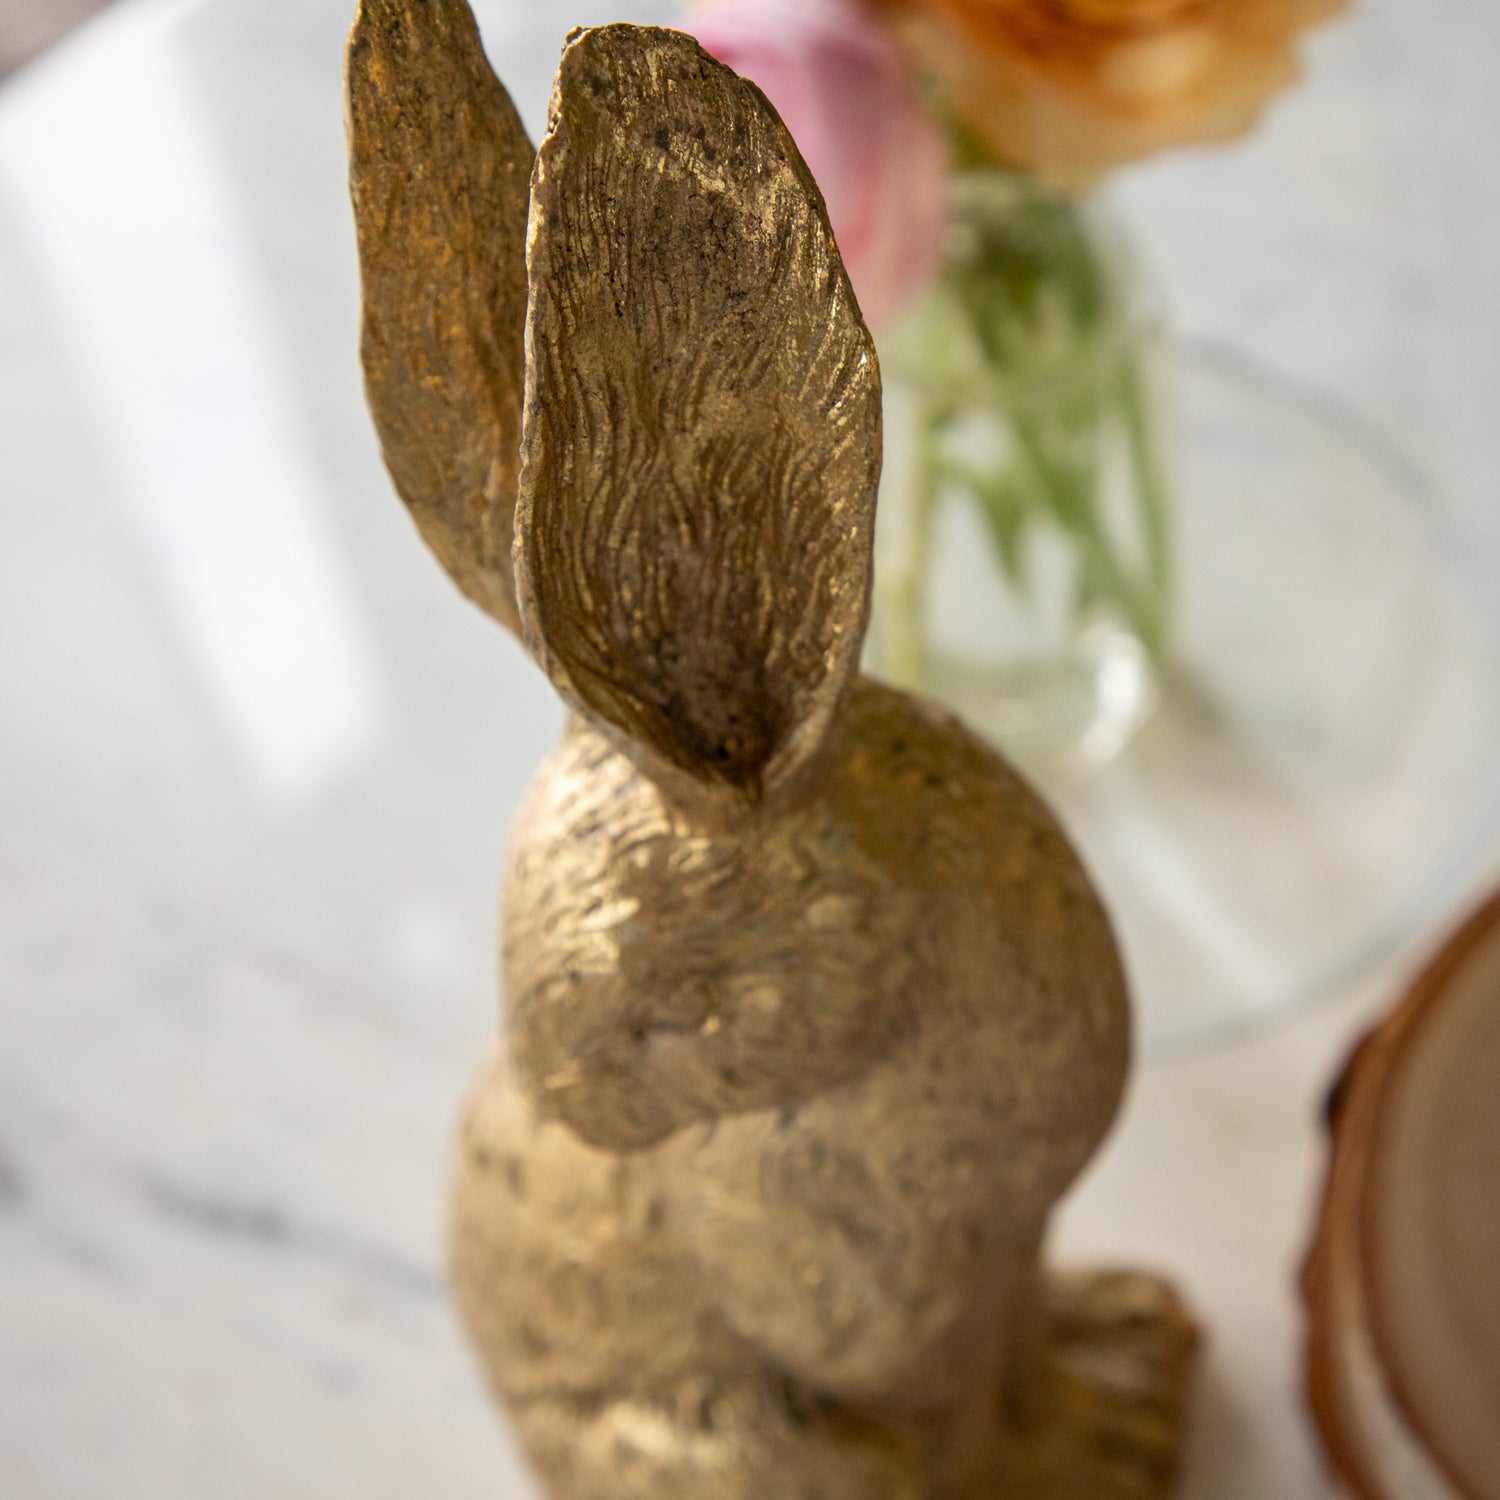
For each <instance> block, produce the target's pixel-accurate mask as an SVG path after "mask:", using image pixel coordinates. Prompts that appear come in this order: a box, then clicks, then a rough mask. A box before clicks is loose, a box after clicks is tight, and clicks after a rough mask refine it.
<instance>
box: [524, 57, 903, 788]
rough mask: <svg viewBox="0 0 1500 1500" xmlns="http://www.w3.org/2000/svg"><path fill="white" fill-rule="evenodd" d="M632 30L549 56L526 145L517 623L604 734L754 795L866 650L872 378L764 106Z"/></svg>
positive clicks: (793, 167) (733, 82)
mask: <svg viewBox="0 0 1500 1500" xmlns="http://www.w3.org/2000/svg"><path fill="white" fill-rule="evenodd" d="M640 35H641V33H639V32H636V31H634V30H633V29H632V28H626V27H604V28H601V29H600V30H598V31H595V32H591V33H588V34H586V35H584V36H582V37H580V38H579V39H578V40H577V41H576V42H575V43H574V44H573V45H572V46H570V47H569V48H568V50H567V52H566V53H565V54H564V56H563V60H562V67H561V69H560V71H559V73H558V79H557V87H556V90H555V92H554V94H553V101H552V110H551V118H550V121H549V129H548V134H547V139H546V141H545V142H544V143H543V145H542V149H541V153H540V155H539V157H538V160H537V167H536V180H535V184H534V187H533V193H532V218H531V225H532V229H531V242H530V269H531V307H530V313H529V321H528V325H527V343H528V347H529V348H530V349H531V351H532V363H531V366H530V368H529V371H528V381H527V392H526V454H527V458H526V468H525V471H524V473H523V475H522V482H521V498H520V506H519V511H518V515H517V528H518V535H519V545H518V548H517V558H518V562H519V565H520V579H519V583H520V587H521V591H522V597H521V605H522V612H523V615H524V617H525V620H526V627H527V633H528V640H530V641H532V642H533V643H534V644H535V645H536V646H537V647H538V649H539V654H540V655H541V657H542V660H543V663H544V664H545V666H546V667H547V670H548V672H549V673H550V674H551V676H552V678H553V681H554V682H555V683H556V685H557V687H558V689H559V690H560V691H561V692H562V694H563V696H564V697H565V698H567V699H568V700H569V701H570V702H572V703H573V704H574V705H575V706H576V707H578V708H580V709H584V710H587V711H591V712H592V713H593V714H594V715H595V716H596V717H597V718H599V719H601V720H603V721H604V722H605V723H606V724H607V725H608V726H610V727H611V728H612V729H615V730H618V731H619V732H620V733H619V735H618V736H617V740H618V742H619V743H621V744H622V745H624V746H625V747H626V748H628V749H632V750H634V749H636V748H640V749H643V750H644V751H646V752H647V753H648V754H649V755H651V756H652V757H653V758H659V759H660V760H662V761H665V762H666V763H667V764H668V765H670V766H672V767H674V768H678V769H682V770H686V771H687V772H688V773H689V775H690V777H691V778H692V780H693V781H694V782H698V783H707V784H708V785H710V786H714V787H718V786H722V787H723V788H725V789H726V790H730V791H733V792H737V793H739V794H740V795H741V796H742V797H744V798H748V799H750V800H755V799H756V798H758V797H759V796H760V794H761V792H762V789H764V790H766V791H768V792H770V791H774V790H775V789H777V788H778V787H779V786H780V785H781V783H783V782H784V781H786V780H788V779H789V778H791V777H792V776H793V775H794V773H795V772H796V771H797V769H798V768H799V767H800V766H801V765H802V764H803V763H804V762H805V761H806V759H807V758H808V756H809V755H810V753H811V752H812V750H813V749H815V748H816V745H817V743H818V741H819V740H820V739H821V738H822V735H823V733H824V731H825V729H826V728H827V725H828V721H829V718H830V715H831V714H832V712H833V711H834V709H835V708H836V706H837V704H838V700H839V698H840V696H841V695H842V693H843V691H844V689H845V688H846V687H847V685H848V683H849V681H850V679H851V677H852V676H853V674H854V672H855V670H856V668H857V666H858V662H859V650H860V643H861V640H862V638H863V635H864V628H865V618H866V611H867V601H868V597H869V573H870V567H871V546H872V535H871V533H872V526H873V521H874V513H873V509H872V506H871V503H870V501H871V496H872V495H873V493H874V487H875V482H876V479H877V476H878V474H879V469H880V382H879V377H878V375H877V373H876V365H875V351H874V347H873V345H872V344H871V342H870V337H869V334H868V333H867V332H866V331H865V328H864V324H863V323H862V322H861V321H860V317H859V313H858V311H857V309H856V308H855V306H854V298H853V294H852V293H851V291H850V290H849V282H848V279H847V277H846V276H845V275H844V269H843V264H842V262H841V261H840V260H839V257H838V252H837V250H836V249H835V248H834V243H833V235H832V233H831V232H830V231H829V228H828V220H827V216H826V214H825V213H824V210H823V201H822V198H821V197H820V196H819V194H818V190H817V188H816V187H815V186H814V185H813V181H812V178H811V177H810V176H809V174H808V171H807V168H806V167H805V166H804V165H803V164H802V159H801V157H800V156H799V155H798V154H797V150H796V147H795V146H794V145H793V144H792V140H791V137H790V136H789V135H788V134H787V132H786V129H785V127H784V126H783V125H782V123H781V121H780V120H779V119H778V118H777V116H776V113H775V111H774V110H773V109H772V108H771V106H770V105H769V104H768V103H767V102H766V100H765V97H764V96H763V95H762V94H761V92H760V91H759V90H758V89H757V88H755V87H754V86H753V85H752V84H749V83H746V82H744V81H743V80H741V79H739V78H737V77H735V75H734V74H733V73H731V72H729V71H728V69H726V68H723V67H721V66H720V65H719V64H717V63H715V62H714V61H713V60H712V59H711V58H709V57H708V56H707V55H706V54H705V53H703V52H701V51H700V50H699V49H698V48H697V47H696V46H695V45H694V44H693V43H692V42H691V41H690V40H688V39H686V38H683V37H677V36H675V34H674V33H668V32H658V33H655V35H654V38H653V40H652V41H651V42H650V43H649V44H647V45H644V46H643V45H641V44H640V43H639V42H638V41H637V40H636V38H638V37H639V36H640Z"/></svg>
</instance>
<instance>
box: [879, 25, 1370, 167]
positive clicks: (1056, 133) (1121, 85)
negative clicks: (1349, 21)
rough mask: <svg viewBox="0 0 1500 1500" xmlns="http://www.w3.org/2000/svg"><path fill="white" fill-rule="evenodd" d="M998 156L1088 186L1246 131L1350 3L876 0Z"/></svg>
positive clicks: (920, 61)
mask: <svg viewBox="0 0 1500 1500" xmlns="http://www.w3.org/2000/svg"><path fill="white" fill-rule="evenodd" d="M876 3H877V4H881V5H883V6H884V7H885V8H886V9H888V10H889V11H890V12H891V13H892V15H893V18H894V19H895V20H896V21H897V22H898V24H899V27H900V29H901V32H902V34H903V35H904V36H905V37H906V38H907V40H908V42H909V43H910V45H911V47H912V50H913V52H914V54H915V57H916V60H917V62H918V64H919V65H920V66H921V67H922V68H923V69H924V70H925V71H926V72H928V73H929V74H930V75H931V76H932V77H933V78H934V79H935V80H936V81H937V82H938V83H939V84H940V85H941V86H942V89H943V92H944V94H945V96H946V98H947V100H948V103H949V105H950V107H951V108H952V109H953V112H954V113H955V115H956V116H957V117H958V119H960V120H961V121H962V122H963V124H964V125H965V127H966V128H967V129H968V130H970V131H972V132H973V134H974V135H975V136H976V137H977V139H978V140H979V141H980V142H982V143H983V144H984V145H985V146H986V147H987V148H988V149H989V150H991V151H992V152H994V153H995V155H996V156H997V157H998V158H999V159H1000V160H1001V161H1002V162H1006V163H1008V164H1010V165H1011V166H1016V167H1020V168H1022V169H1023V170H1025V171H1028V172H1031V173H1033V174H1034V175H1035V176H1037V177H1039V178H1041V179H1042V181H1044V182H1046V183H1049V184H1050V185H1051V186H1053V187H1061V188H1081V187H1087V186H1088V185H1089V184H1090V183H1092V182H1094V181H1095V180H1096V179H1097V178H1099V177H1100V176H1102V175H1103V174H1104V173H1105V172H1107V171H1109V170H1110V168H1112V167H1116V166H1119V165H1120V164H1122V163H1123V162H1128V161H1134V160H1135V159H1137V158H1138V157H1142V156H1148V155H1150V154H1151V153H1153V152H1156V151H1160V150H1162V149H1163V148H1165V147H1168V146H1176V145H1183V144H1187V143H1191V142H1195V141H1219V140H1225V139H1228V138H1230V137H1232V136H1237V135H1239V134H1241V133H1242V132H1243V131H1245V130H1248V129H1249V128H1250V126H1251V125H1252V124H1254V122H1255V120H1256V119H1257V118H1258V117H1259V115H1260V113H1261V111H1262V109H1264V107H1265V106H1266V104H1267V103H1268V101H1269V100H1270V99H1271V97H1272V96H1273V95H1274V94H1275V93H1276V92H1277V91H1278V90H1279V89H1282V88H1284V87H1285V86H1286V85H1287V84H1288V83H1290V82H1291V81H1292V79H1294V78H1295V77H1296V76H1297V51H1296V49H1297V43H1298V42H1299V40H1300V39H1301V33H1302V32H1303V30H1304V29H1306V28H1307V27H1309V26H1311V25H1313V24H1315V23H1316V22H1319V21H1323V20H1326V19H1327V18H1328V17H1330V16H1332V15H1335V14H1336V13H1337V12H1338V11H1340V10H1341V9H1343V6H1344V3H1345V0H876Z"/></svg>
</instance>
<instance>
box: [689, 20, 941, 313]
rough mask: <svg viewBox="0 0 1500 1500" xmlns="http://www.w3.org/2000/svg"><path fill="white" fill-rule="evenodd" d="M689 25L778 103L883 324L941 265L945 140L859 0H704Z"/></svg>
mask: <svg viewBox="0 0 1500 1500" xmlns="http://www.w3.org/2000/svg"><path fill="white" fill-rule="evenodd" d="M683 29H684V30H685V31H689V32H691V33H692V34H693V35H694V36H696V37H697V38H698V40H699V42H700V43H701V44H702V45H703V47H704V49H705V50H706V51H707V52H710V53H711V54H712V55H713V56H714V57H716V58H718V59H719V61H720V62H723V63H727V64H728V65H729V66H730V67H731V68H733V69H734V70H735V72H736V73H739V74H741V75H742V76H743V77H745V78H749V79H751V80H752V81H753V82H755V83H756V84H758V85H759V86H760V87H761V89H762V90H764V92H765V95H766V97H767V98H768V99H769V100H770V101H771V103H772V104H774V105H775V106H776V109H777V111H778V112H779V113H780V115H781V118H782V119H783V120H784V121H785V123H786V127H787V129H788V130H789V131H791V133H792V139H793V140H795V141H796V143H797V147H798V149H799V150H800V151H801V152H802V156H803V158H804V160H805V161H806V162H807V165H808V169H809V170H810V171H811V172H812V174H813V177H814V178H815V179H816V180H817V184H818V186H819V188H821V189H822V192H823V197H824V199H825V200H826V202H827V204H828V217H829V219H830V220H831V221H832V223H833V233H834V237H835V239H837V241H838V246H839V252H840V254H841V255H842V256H843V258H844V265H845V267H846V268H847V270H848V272H849V280H850V281H851V282H852V283H853V284H854V294H855V296H856V297H858V298H859V305H860V310H861V311H862V312H863V313H864V316H865V320H866V321H867V322H868V323H869V324H870V325H871V326H872V327H879V326H880V325H882V324H884V323H888V322H889V321H890V320H891V319H892V318H893V317H894V316H895V314H896V313H898V312H899V311H900V310H901V308H902V307H903V306H905V304H906V303H907V302H908V301H910V299H911V298H912V297H913V296H914V295H915V294H916V293H917V292H918V291H920V290H921V288H922V286H923V285H924V283H925V282H926V281H927V279H928V278H929V277H930V276H931V275H932V273H933V272H934V271H935V270H936V269H937V264H938V261H939V259H940V257H941V255H942V250H943V242H944V235H945V230H946V227H947V179H948V150H947V144H946V142H945V140H944V138H943V134H942V132H941V131H940V130H939V128H938V125H937V122H936V121H935V120H934V119H933V117H932V115H931V114H930V113H929V111H928V110H927V108H926V106H925V105H924V104H923V103H922V100H921V98H920V96H919V95H918V93H917V90H916V87H915V85H914V83H913V81H912V78H911V74H910V73H909V72H908V70H907V65H906V62H905V60H904V58H903V56H902V54H901V52H900V51H899V50H898V48H897V45H896V43H895V40H894V39H893V37H892V36H891V35H890V33H888V32H887V30H886V29H885V27H884V26H882V25H881V23H880V22H879V21H878V20H876V18H875V17H874V15H873V14H872V13H871V12H870V10H869V9H868V7H867V6H866V4H865V3H864V0H709V3H708V4H705V5H701V6H696V7H694V8H693V10H692V11H691V12H690V14H689V17H688V20H687V23H686V24H685V25H684V27H683Z"/></svg>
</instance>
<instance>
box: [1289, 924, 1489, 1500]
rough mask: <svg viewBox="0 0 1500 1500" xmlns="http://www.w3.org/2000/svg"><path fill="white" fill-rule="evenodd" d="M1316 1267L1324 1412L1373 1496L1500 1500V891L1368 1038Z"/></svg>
mask: <svg viewBox="0 0 1500 1500" xmlns="http://www.w3.org/2000/svg"><path fill="white" fill-rule="evenodd" d="M1330 1115H1331V1130H1332V1160H1331V1165H1330V1170H1329V1178H1328V1186H1327V1190H1326V1194H1325V1198H1324V1203H1323V1211H1322V1218H1321V1222H1320V1224H1319V1227H1318V1233H1317V1239H1316V1241H1315V1243H1314V1246H1313V1250H1312V1253H1311V1255H1310V1256H1309V1259H1308V1264H1307V1269H1306V1272H1305V1275H1304V1285H1305V1291H1306V1296H1307V1306H1308V1314H1309V1317H1310V1319H1311V1334H1310V1341H1309V1351H1308V1372H1309V1384H1310V1394H1311V1398H1312V1403H1313V1409H1314V1411H1315V1413H1316V1415H1317V1419H1318V1423H1319V1426H1320V1428H1321V1429H1322V1432H1323V1436H1324V1439H1325V1442H1326V1444H1327V1446H1328V1449H1329V1452H1330V1453H1331V1455H1332V1457H1333V1459H1334V1462H1335V1465H1336V1467H1337V1468H1338V1470H1339V1472H1340V1474H1341V1476H1342V1478H1343V1479H1344V1480H1345V1482H1346V1483H1347V1485H1348V1487H1349V1489H1350V1490H1351V1491H1352V1492H1353V1493H1354V1494H1355V1495H1357V1496H1359V1497H1361V1500H1500V896H1497V897H1496V898H1495V899H1494V900H1493V901H1492V902H1491V903H1490V904H1489V905H1488V906H1486V907H1485V908H1484V909H1483V910H1482V911H1481V912H1479V914H1478V915H1477V916H1475V917H1474V918H1473V919H1472V920H1471V921H1470V922H1469V924H1468V925H1467V926H1466V927H1465V928H1464V929H1463V930H1462V931H1461V932H1460V933H1459V934H1458V935H1457V936H1456V937H1455V938H1454V939H1453V940H1452V942H1451V943H1450V944H1449V945H1448V947H1447V948H1446V949H1444V951H1443V952H1442V954H1441V955H1440V956H1439V957H1438V958H1437V960H1436V961H1435V962H1434V963H1433V964H1432V966H1431V967H1430V968H1429V969H1428V970H1427V972H1426V973H1425V974H1424V975H1423V976H1422V978H1421V979H1420V980H1418V982H1417V984H1416V985H1415V987H1414V988H1413V989H1412V991H1411V993H1410V994H1409V995H1408V997H1407V998H1406V1000H1405V1001H1404V1002H1403V1003H1402V1005H1401V1006H1400V1007H1399V1008H1398V1009H1397V1010H1396V1011H1395V1013H1394V1014H1393V1015H1392V1016H1391V1017H1390V1019H1389V1020H1387V1021H1386V1022H1385V1023H1384V1025H1382V1026H1381V1027H1379V1028H1378V1029H1377V1030H1376V1031H1375V1032H1374V1033H1372V1034H1371V1036H1370V1037H1369V1038H1368V1039H1367V1040H1366V1041H1365V1042H1364V1043H1363V1044H1362V1045H1361V1046H1360V1048H1359V1050H1358V1051H1357V1052H1356V1053H1355V1055H1354V1057H1353V1059H1352V1060H1351V1061H1350V1064H1349V1067H1348V1069H1347V1070H1346V1072H1345V1074H1344V1077H1343V1078H1342V1079H1341V1081H1340V1083H1339V1085H1338V1087H1337V1089H1336V1090H1335V1094H1334V1097H1333V1100H1332V1101H1331V1104H1330Z"/></svg>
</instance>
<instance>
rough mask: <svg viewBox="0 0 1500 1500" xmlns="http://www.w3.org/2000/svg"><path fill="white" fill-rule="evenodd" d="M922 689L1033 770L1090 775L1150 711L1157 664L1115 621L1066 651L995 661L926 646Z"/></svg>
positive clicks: (1040, 773) (1035, 773)
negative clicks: (1032, 658) (1063, 652)
mask: <svg viewBox="0 0 1500 1500" xmlns="http://www.w3.org/2000/svg"><path fill="white" fill-rule="evenodd" d="M922 689H923V691H924V692H926V693H928V694H929V695H930V696H932V697H935V698H938V699H939V700H941V701H942V702H943V703H946V704H947V705H948V706H949V707H950V708H952V709H953V710H954V711H955V712H957V713H958V714H959V716H960V717H961V718H962V719H963V720H964V722H965V723H967V724H968V725H969V726H970V727H971V728H973V729H977V730H978V731H979V732H980V733H981V734H983V735H985V736H986V737H987V738H988V739H990V740H993V741H994V742H995V743H997V744H1000V745H1003V746H1004V747H1005V752H1006V754H1007V756H1009V758H1010V759H1011V760H1012V761H1013V762H1014V763H1015V764H1016V765H1018V766H1019V767H1021V769H1022V770H1024V771H1027V772H1029V773H1030V774H1032V775H1033V776H1038V777H1041V776H1046V775H1049V774H1057V773H1061V774H1063V775H1066V776H1068V777H1079V776H1086V775H1089V774H1091V773H1093V772H1095V771H1098V770H1100V769H1101V768H1102V767H1104V766H1106V765H1108V764H1109V762H1110V761H1112V760H1114V759H1115V757H1116V756H1117V755H1119V753H1120V752H1121V751H1122V750H1123V749H1124V748H1125V746H1126V745H1128V744H1129V743H1130V741H1131V739H1132V738H1133V737H1134V736H1135V733H1136V731H1137V730H1138V729H1140V727H1141V725H1142V724H1144V723H1145V721H1146V720H1147V718H1148V717H1150V715H1151V713H1152V711H1153V709H1154V708H1155V707H1156V703H1157V697H1158V687H1157V677H1156V670H1155V668H1154V666H1153V664H1152V662H1151V659H1150V657H1149V655H1148V654H1147V652H1146V650H1145V648H1144V647H1143V646H1142V645H1141V643H1140V641H1139V640H1138V639H1137V638H1136V637H1135V636H1134V635H1132V634H1130V633H1129V632H1128V631H1126V630H1122V629H1119V628H1117V627H1115V626H1113V625H1110V624H1108V623H1103V622H1101V623H1100V624H1097V625H1094V626H1091V627H1089V628H1088V629H1087V630H1085V631H1084V632H1082V634H1081V635H1080V636H1079V637H1078V638H1077V639H1076V640H1075V641H1074V642H1072V643H1071V649H1070V650H1069V651H1068V652H1067V653H1066V654H1061V653H1058V654H1053V655H1048V656H1041V657H1037V658H1036V659H1035V660H1031V661H1028V660H1026V659H1025V658H1021V659H1018V660H1014V661H1010V662H1006V663H1003V664H1001V663H996V662H993V661H987V660H983V659H980V658H978V657H976V656H966V655H964V654H963V653H961V652H958V651H949V650H944V649H943V648H941V647H932V648H929V650H928V653H927V656H926V659H925V662H924V669H923V683H922Z"/></svg>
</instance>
